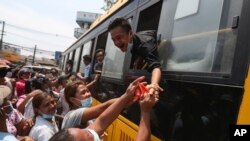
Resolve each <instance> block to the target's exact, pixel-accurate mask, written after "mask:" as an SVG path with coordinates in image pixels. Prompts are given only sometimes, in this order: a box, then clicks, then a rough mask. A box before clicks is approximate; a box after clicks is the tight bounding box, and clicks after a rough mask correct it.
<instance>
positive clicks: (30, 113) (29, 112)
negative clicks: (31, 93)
mask: <svg viewBox="0 0 250 141" xmlns="http://www.w3.org/2000/svg"><path fill="white" fill-rule="evenodd" d="M32 99H33V97H32V98H31V99H30V100H29V101H28V102H27V103H26V105H25V109H24V114H23V116H24V117H25V118H26V119H29V118H33V117H34V116H35V113H34V110H33V105H32Z"/></svg>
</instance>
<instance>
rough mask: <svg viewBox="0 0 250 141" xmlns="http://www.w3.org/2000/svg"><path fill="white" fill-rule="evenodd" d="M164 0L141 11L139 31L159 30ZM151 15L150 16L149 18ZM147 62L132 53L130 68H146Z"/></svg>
mask: <svg viewBox="0 0 250 141" xmlns="http://www.w3.org/2000/svg"><path fill="white" fill-rule="evenodd" d="M161 8H162V1H159V2H157V3H156V4H154V5H152V6H150V7H148V8H146V9H144V10H142V11H141V12H140V16H139V21H138V26H137V30H136V31H137V32H140V31H146V30H155V31H157V30H158V25H159V19H160V15H161ZM149 17H150V18H149ZM146 67H147V62H145V60H144V59H138V57H137V56H135V55H132V59H131V63H130V69H138V70H145V68H146Z"/></svg>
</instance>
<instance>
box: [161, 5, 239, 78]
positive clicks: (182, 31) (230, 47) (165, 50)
mask: <svg viewBox="0 0 250 141" xmlns="http://www.w3.org/2000/svg"><path fill="white" fill-rule="evenodd" d="M190 1H194V0H190ZM178 2H182V0H179V1H178ZM178 2H177V6H178V5H179V4H178ZM241 6H242V1H233V0H230V1H225V0H209V1H206V0H202V1H200V2H199V8H198V9H197V10H198V11H197V12H196V13H195V14H192V15H188V16H186V17H183V16H184V15H183V16H182V18H180V17H179V18H180V19H176V18H174V16H175V17H176V14H177V13H175V15H174V16H173V17H169V16H168V18H162V19H163V20H165V22H164V21H161V24H162V25H160V29H159V32H160V34H161V35H162V36H163V40H162V43H161V44H160V45H159V47H158V52H159V55H160V58H161V63H162V65H163V66H162V68H163V70H167V71H185V72H206V73H210V72H222V73H230V72H231V68H232V64H233V57H234V50H235V46H236V37H237V29H236V30H235V29H232V28H231V24H232V20H233V17H234V16H235V15H240V12H241ZM211 9H212V10H211ZM236 9H237V10H236ZM177 10H178V11H175V12H179V13H180V10H182V9H178V8H177ZM184 11H185V9H184ZM184 11H183V12H184ZM190 14H191V13H190ZM161 16H164V13H163V14H162V15H161ZM166 20H172V22H173V26H172V27H171V29H172V34H171V35H170V34H169V32H168V33H167V32H166V30H165V29H166V23H167V21H166ZM163 23H165V25H164V24H163ZM164 28H165V29H164Z"/></svg>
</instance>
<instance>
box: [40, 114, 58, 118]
mask: <svg viewBox="0 0 250 141" xmlns="http://www.w3.org/2000/svg"><path fill="white" fill-rule="evenodd" d="M54 116H55V114H42V118H44V119H52V118H53V117H54Z"/></svg>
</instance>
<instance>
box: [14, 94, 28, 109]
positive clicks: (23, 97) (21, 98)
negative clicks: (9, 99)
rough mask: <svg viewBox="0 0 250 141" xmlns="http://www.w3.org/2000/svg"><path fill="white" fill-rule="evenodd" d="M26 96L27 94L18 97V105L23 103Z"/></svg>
mask: <svg viewBox="0 0 250 141" xmlns="http://www.w3.org/2000/svg"><path fill="white" fill-rule="evenodd" d="M26 97H27V96H26V95H21V96H19V97H18V99H17V103H16V107H19V106H20V104H22V103H23V101H24V100H25V99H26Z"/></svg>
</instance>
